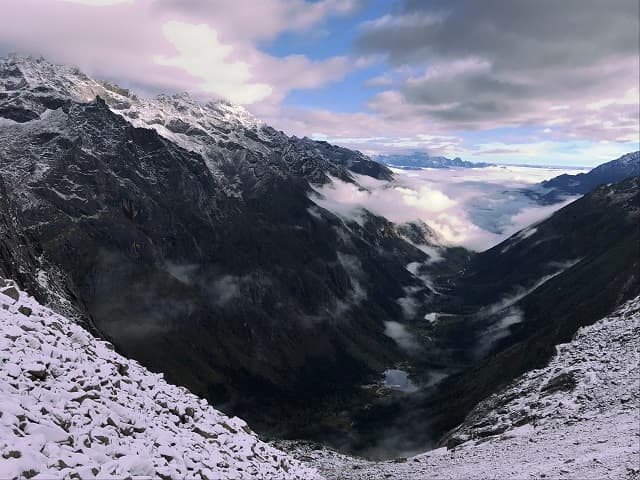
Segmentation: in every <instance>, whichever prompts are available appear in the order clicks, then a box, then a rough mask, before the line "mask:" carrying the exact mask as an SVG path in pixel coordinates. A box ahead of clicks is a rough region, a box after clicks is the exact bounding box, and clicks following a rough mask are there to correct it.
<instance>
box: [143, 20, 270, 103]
mask: <svg viewBox="0 0 640 480" xmlns="http://www.w3.org/2000/svg"><path fill="white" fill-rule="evenodd" d="M162 31H163V33H164V35H165V36H166V37H167V39H168V40H169V41H170V42H171V43H172V44H173V45H174V47H175V48H176V50H177V53H178V55H176V56H172V57H166V56H163V55H156V56H155V57H154V61H155V62H156V63H157V64H159V65H164V66H169V67H177V68H180V69H182V70H184V71H185V72H187V73H189V74H190V75H192V76H194V77H197V78H199V79H201V80H202V83H201V84H200V85H199V89H200V90H202V91H204V92H209V93H213V94H215V95H217V96H220V97H223V98H226V99H228V100H230V101H231V102H234V103H240V104H248V103H254V102H257V101H259V100H263V99H264V98H266V97H267V96H269V95H270V94H271V92H272V91H273V89H272V88H271V87H270V86H269V85H266V84H264V83H253V82H252V81H251V80H252V78H251V73H250V72H249V65H248V64H247V63H245V62H241V61H229V56H230V55H231V52H232V50H233V48H232V47H231V46H230V45H223V44H222V43H220V41H219V40H218V33H217V32H216V31H215V30H214V29H212V28H210V27H209V26H207V25H205V24H200V25H193V24H188V23H182V22H176V21H171V22H167V23H165V24H164V25H163V26H162ZM203 46H206V47H205V48H203Z"/></svg>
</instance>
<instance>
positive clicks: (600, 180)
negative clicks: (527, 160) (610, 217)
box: [539, 151, 640, 203]
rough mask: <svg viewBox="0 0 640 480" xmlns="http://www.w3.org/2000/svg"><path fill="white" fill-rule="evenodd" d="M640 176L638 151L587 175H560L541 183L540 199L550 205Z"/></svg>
mask: <svg viewBox="0 0 640 480" xmlns="http://www.w3.org/2000/svg"><path fill="white" fill-rule="evenodd" d="M636 175H640V151H638V152H632V153H627V154H626V155H623V156H621V157H620V158H618V159H616V160H612V161H610V162H607V163H603V164H602V165H598V166H597V167H595V168H594V169H592V170H589V171H588V172H587V173H578V174H577V175H568V174H566V173H565V174H562V175H559V176H557V177H554V178H552V179H551V180H547V181H544V182H542V183H541V184H540V185H539V186H540V187H542V189H543V191H542V192H541V197H542V198H544V199H546V200H548V201H549V202H550V203H551V202H553V201H555V200H557V198H558V197H559V196H562V195H584V194H586V193H589V192H590V191H592V190H594V189H595V188H597V187H599V186H600V185H608V184H611V183H617V182H621V181H622V180H626V179H627V178H629V177H634V176H636Z"/></svg>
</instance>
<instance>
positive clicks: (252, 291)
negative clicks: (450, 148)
mask: <svg viewBox="0 0 640 480" xmlns="http://www.w3.org/2000/svg"><path fill="white" fill-rule="evenodd" d="M96 95H97V96H96ZM0 102H1V103H0V112H2V115H3V117H2V118H0V177H1V179H2V182H3V184H4V185H5V190H6V196H5V198H6V200H7V201H6V205H3V215H5V216H6V217H7V218H8V219H10V221H11V222H12V225H13V227H12V228H14V229H15V231H16V233H15V236H16V238H15V239H9V241H8V243H7V247H6V250H7V251H12V250H13V248H14V246H15V245H18V244H21V240H20V238H22V237H25V238H28V240H29V244H28V245H32V246H31V247H28V245H26V246H25V251H24V255H22V254H21V255H22V256H21V258H20V262H21V263H20V264H21V265H23V266H22V267H21V268H23V269H26V268H28V270H29V272H27V273H28V274H27V273H25V275H24V276H25V277H27V278H22V279H21V278H20V277H16V280H17V281H20V285H21V286H24V287H29V288H33V289H37V288H39V287H38V285H40V286H42V284H43V283H47V282H46V281H45V280H46V278H45V277H43V276H41V275H40V274H39V272H40V271H46V272H50V271H51V272H53V271H56V272H59V273H60V275H59V276H60V282H59V283H61V287H60V289H59V290H60V292H61V293H60V295H62V297H63V299H64V300H65V301H66V302H67V303H68V304H71V305H73V307H74V308H75V309H77V310H79V311H80V316H81V317H82V318H83V319H84V320H83V321H84V322H85V324H86V325H88V326H91V327H93V328H94V330H95V332H96V334H98V335H99V336H101V337H103V338H106V339H108V340H109V341H111V342H112V343H113V344H114V345H115V347H116V349H118V351H119V352H121V353H123V354H125V355H126V356H128V357H131V358H135V359H137V360H139V361H140V362H141V363H142V364H143V365H145V366H146V367H148V368H150V369H151V370H153V371H158V372H163V373H165V374H166V376H167V379H168V380H170V381H172V382H174V383H178V384H181V385H184V386H186V387H188V388H189V389H190V390H191V391H192V392H194V393H196V394H198V395H200V396H203V397H205V398H207V399H208V400H210V401H212V402H215V403H216V404H218V405H223V406H224V409H225V411H228V412H231V413H233V414H242V415H243V418H247V420H249V421H251V423H252V425H254V426H257V427H258V428H262V429H269V430H271V429H278V433H281V434H284V433H283V432H285V433H286V432H289V430H292V431H296V432H299V431H301V429H303V430H305V429H306V430H308V429H314V428H315V429H319V430H321V431H322V432H324V430H327V431H331V430H332V429H333V428H334V425H338V426H341V425H343V421H342V420H341V419H340V418H338V419H337V420H336V419H334V416H335V415H338V416H339V415H341V413H340V412H342V411H343V410H344V402H345V399H349V398H356V399H357V401H358V402H359V401H360V400H361V398H360V397H361V396H362V395H368V393H366V392H363V390H362V389H361V388H360V385H362V384H363V383H367V382H370V381H372V380H373V379H377V378H379V377H380V376H381V375H382V372H383V371H384V370H385V369H386V368H388V367H389V366H390V365H393V364H395V363H397V362H401V361H404V360H406V359H407V358H408V357H409V356H411V355H413V353H412V352H407V351H405V350H404V349H403V348H401V346H399V345H398V343H396V342H395V341H394V340H393V338H391V337H390V336H389V335H388V334H387V333H388V332H386V330H385V321H387V320H388V319H390V318H392V319H399V321H400V322H404V315H403V311H402V307H401V305H400V304H399V303H398V299H399V298H403V297H404V296H405V295H406V293H405V292H406V291H407V289H411V291H412V292H414V294H415V295H416V296H420V295H423V296H428V295H430V294H431V293H430V291H429V289H428V288H427V287H426V286H425V285H424V283H423V282H421V281H420V279H418V278H416V277H415V276H414V275H412V274H411V273H410V272H409V271H408V270H407V269H406V268H405V267H406V265H407V264H409V263H411V262H421V261H425V260H426V259H427V258H428V256H427V254H426V253H425V252H423V251H422V250H420V249H419V248H417V247H416V246H414V245H413V244H411V243H409V242H407V241H405V239H404V238H403V236H402V235H400V234H399V233H398V232H397V231H396V229H395V226H394V225H393V224H391V223H390V222H388V221H386V220H385V219H383V218H381V217H376V216H374V215H368V216H367V217H366V218H365V219H364V220H362V221H361V222H360V223H357V222H346V221H344V220H342V219H340V218H338V217H336V216H335V215H333V214H331V213H330V212H328V211H326V210H324V209H322V208H320V207H319V206H318V205H316V204H315V203H314V202H313V201H312V200H311V198H310V196H311V194H312V193H313V189H312V187H311V184H312V183H316V184H318V183H323V182H327V181H330V177H337V178H341V179H342V180H344V181H349V182H355V180H354V179H353V177H352V176H351V173H350V172H359V173H368V174H371V175H374V176H376V177H377V178H383V179H384V178H390V175H391V173H390V171H389V170H388V169H387V168H386V167H383V166H381V165H379V164H377V163H375V162H372V161H371V160H369V159H368V158H367V157H365V156H363V155H362V154H360V153H358V152H352V151H350V150H346V149H343V148H340V147H334V146H332V145H329V144H327V143H324V142H314V141H312V140H309V139H300V138H295V137H287V136H286V135H284V134H282V133H281V132H277V131H275V130H274V129H272V128H270V127H268V126H266V125H264V124H262V123H261V122H259V121H257V120H256V119H254V118H253V117H251V116H250V115H249V114H248V113H247V112H246V111H245V110H244V109H242V108H241V107H237V106H232V105H229V104H227V103H223V102H219V103H209V104H206V105H200V104H199V103H197V102H196V101H194V100H193V99H191V98H189V97H188V96H186V95H176V96H165V95H161V96H159V97H157V98H155V99H150V100H149V99H140V98H138V97H137V96H135V95H134V94H132V93H131V92H128V91H126V90H123V89H120V88H118V87H116V86H114V85H111V84H105V83H100V82H97V81H94V80H92V79H90V78H89V77H87V76H86V75H84V74H82V73H81V72H79V71H78V70H77V69H73V68H70V67H64V66H57V65H53V64H50V63H48V62H47V61H45V60H43V59H33V58H23V57H15V56H13V57H9V58H7V59H4V60H2V61H1V62H0ZM29 252H33V254H32V253H29ZM25 255H26V256H25ZM27 256H28V258H27ZM39 259H43V260H46V262H47V263H48V264H49V265H50V266H51V267H52V268H51V269H50V268H43V267H42V266H41V265H40V264H39ZM3 268H4V267H3ZM14 270H15V269H14ZM4 271H7V272H8V273H12V274H13V273H14V271H13V270H8V269H7V268H4ZM35 284H38V285H35ZM33 291H34V294H36V290H33ZM43 295H44V294H43ZM44 300H46V299H44ZM159 352H161V353H159ZM292 412H295V414H294V413H292ZM310 416H317V417H319V419H318V418H316V420H318V421H310V420H309V418H310ZM314 418H315V417H314ZM327 418H330V419H332V420H326V419H327ZM323 420H326V421H323ZM340 428H342V427H340ZM322 432H318V431H312V432H309V433H308V434H309V435H316V434H317V435H321V434H322V435H324V433H322Z"/></svg>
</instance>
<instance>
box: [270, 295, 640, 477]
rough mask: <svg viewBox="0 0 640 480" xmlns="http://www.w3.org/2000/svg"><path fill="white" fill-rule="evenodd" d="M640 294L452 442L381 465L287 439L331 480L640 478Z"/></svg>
mask: <svg viewBox="0 0 640 480" xmlns="http://www.w3.org/2000/svg"><path fill="white" fill-rule="evenodd" d="M639 326H640V297H636V298H634V299H632V300H630V301H629V302H627V303H626V304H624V305H623V306H621V307H620V308H619V309H617V310H616V311H615V312H612V314H611V315H609V316H607V317H605V318H602V319H600V320H598V321H597V322H596V323H595V324H593V325H591V326H589V327H584V328H581V329H580V330H579V331H578V332H577V333H576V335H575V337H574V338H573V339H571V341H570V342H568V343H564V344H561V345H558V346H557V347H556V353H555V355H554V357H553V358H552V359H551V361H550V362H549V364H548V365H546V366H544V367H543V368H540V369H537V370H533V371H531V372H528V373H527V374H525V375H522V376H520V377H518V378H517V379H516V380H515V381H514V382H512V383H511V384H510V385H509V386H508V387H507V388H505V389H503V390H501V391H499V392H497V393H496V394H494V395H492V396H491V397H489V398H488V399H486V400H485V401H483V402H482V403H480V404H479V405H478V406H477V407H476V408H475V409H474V410H473V411H472V412H471V413H470V414H469V415H468V416H467V417H466V419H465V421H464V422H463V423H462V424H461V425H460V426H458V428H456V429H455V430H454V431H452V432H450V433H449V434H448V442H447V443H448V447H446V446H443V447H440V448H436V449H434V450H431V451H428V452H424V453H421V454H418V455H415V456H413V457H410V458H397V459H396V460H395V461H387V462H371V461H367V460H364V459H362V458H353V457H349V456H346V455H340V454H338V453H336V452H333V451H331V450H328V449H323V448H320V447H317V446H314V445H311V444H300V443H286V442H283V443H282V444H281V446H282V447H283V448H284V449H286V450H288V451H289V452H290V453H291V454H293V455H294V456H297V457H298V458H299V459H300V460H304V461H305V462H308V463H309V464H311V465H313V466H315V467H317V468H318V470H319V471H320V473H322V474H323V475H324V476H325V477H326V478H327V479H336V480H337V479H340V480H369V479H371V480H373V479H377V478H389V479H391V480H394V479H403V480H413V479H416V480H418V479H423V478H446V479H460V478H465V479H469V478H529V477H531V478H544V477H547V478H562V479H564V478H567V479H569V478H594V479H595V478H636V477H637V475H638V474H639V473H640V469H639V468H638V453H639V452H638V437H637V435H638V422H640V413H639V412H640V394H639V392H640V381H639V379H640V372H639V371H638V352H637V345H638V342H639V341H640V329H639Z"/></svg>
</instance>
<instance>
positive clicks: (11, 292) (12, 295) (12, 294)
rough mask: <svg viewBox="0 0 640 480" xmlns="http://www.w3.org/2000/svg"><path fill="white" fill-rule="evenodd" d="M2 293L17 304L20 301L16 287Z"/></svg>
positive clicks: (6, 289)
mask: <svg viewBox="0 0 640 480" xmlns="http://www.w3.org/2000/svg"><path fill="white" fill-rule="evenodd" d="M2 293H3V294H4V295H6V296H7V297H10V298H13V299H14V300H15V301H16V302H17V301H18V300H19V299H20V293H19V292H18V290H17V289H16V287H9V288H5V289H4V290H2Z"/></svg>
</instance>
